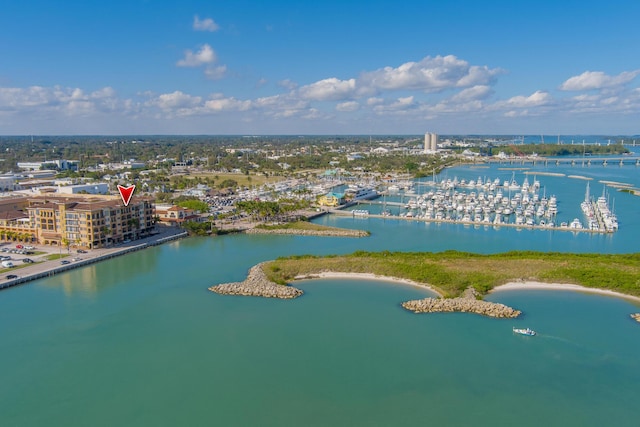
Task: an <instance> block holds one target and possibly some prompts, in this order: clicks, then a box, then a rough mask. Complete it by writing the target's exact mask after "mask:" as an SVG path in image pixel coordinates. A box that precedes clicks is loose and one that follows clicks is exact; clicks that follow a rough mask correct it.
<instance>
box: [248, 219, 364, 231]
mask: <svg viewBox="0 0 640 427" xmlns="http://www.w3.org/2000/svg"><path fill="white" fill-rule="evenodd" d="M256 228H262V229H265V230H312V231H351V230H349V229H346V228H339V227H329V226H327V225H322V224H315V223H313V222H308V221H294V222H287V223H284V224H277V225H265V224H261V225H258V226H257V227H256Z"/></svg>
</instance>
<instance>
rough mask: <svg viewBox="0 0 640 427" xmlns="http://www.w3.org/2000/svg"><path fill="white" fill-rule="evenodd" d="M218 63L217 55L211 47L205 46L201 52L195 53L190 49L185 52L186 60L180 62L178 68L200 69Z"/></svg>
mask: <svg viewBox="0 0 640 427" xmlns="http://www.w3.org/2000/svg"><path fill="white" fill-rule="evenodd" d="M215 61H216V53H215V52H214V51H213V49H212V48H211V46H209V45H208V44H204V45H203V46H202V47H201V48H200V50H199V51H197V52H195V53H194V52H193V51H191V50H190V49H187V50H185V51H184V58H183V59H181V60H179V61H178V62H177V63H176V65H177V66H178V67H199V66H200V65H205V64H211V63H213V62H215Z"/></svg>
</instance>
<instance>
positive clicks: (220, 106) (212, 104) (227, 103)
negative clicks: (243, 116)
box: [204, 97, 252, 113]
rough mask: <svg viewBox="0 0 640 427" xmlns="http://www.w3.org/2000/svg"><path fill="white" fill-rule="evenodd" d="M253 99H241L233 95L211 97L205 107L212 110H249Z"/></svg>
mask: <svg viewBox="0 0 640 427" xmlns="http://www.w3.org/2000/svg"><path fill="white" fill-rule="evenodd" d="M251 104H252V103H251V101H248V100H245V101H242V100H239V99H235V98H233V97H230V98H217V99H211V100H209V101H207V102H205V103H204V107H205V108H206V109H207V110H208V111H211V112H216V113H218V112H223V111H247V110H249V109H250V108H251Z"/></svg>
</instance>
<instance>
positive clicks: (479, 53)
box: [0, 0, 640, 135]
mask: <svg viewBox="0 0 640 427" xmlns="http://www.w3.org/2000/svg"><path fill="white" fill-rule="evenodd" d="M638 16H640V2H636V1H632V0H628V1H618V0H612V1H607V2H595V1H588V0H587V1H584V0H583V1H573V0H563V1H547V0H538V1H535V2H532V1H518V0H512V1H502V0H500V1H485V2H479V1H472V0H457V1H456V0H453V1H446V2H445V1H405V2H399V1H375V0H369V1H360V0H357V1H356V0H354V1H348V0H342V1H335V0H326V1H322V2H308V1H298V2H293V1H279V0H271V1H269V2H264V1H262V2H259V1H248V0H244V1H242V0H241V1H190V0H183V1H179V2H177V1H175V2H174V1H153V0H127V1H122V0H113V1H109V2H94V1H86V0H85V1H77V0H67V1H53V0H40V1H36V0H21V1H3V2H0V28H1V29H2V30H1V33H0V134H2V135H16V134H26V135H29V134H43V135H46V134H370V133H371V134H420V133H424V132H425V131H434V132H437V133H440V134H466V133H480V134H483V133H484V134H500V133H501V134H541V133H545V134H638V133H640V130H639V128H640V126H639V124H640V77H639V75H640V55H639V54H638V52H640V47H639V46H640V32H639V31H638V30H637V19H638Z"/></svg>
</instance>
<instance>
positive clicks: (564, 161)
mask: <svg viewBox="0 0 640 427" xmlns="http://www.w3.org/2000/svg"><path fill="white" fill-rule="evenodd" d="M482 163H498V164H501V165H529V164H530V165H532V166H535V165H544V166H549V165H552V166H553V165H554V164H555V165H556V166H560V165H571V166H598V165H600V166H608V165H611V166H614V165H617V166H624V165H631V166H640V157H636V156H621V157H591V156H585V157H579V158H578V157H567V158H548V157H530V156H528V157H509V158H506V159H497V158H491V159H482Z"/></svg>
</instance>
